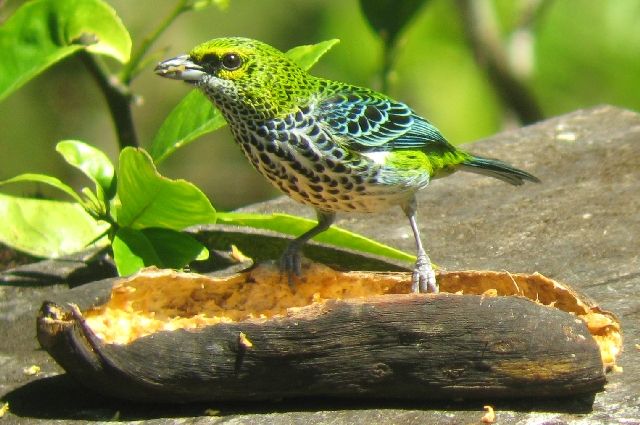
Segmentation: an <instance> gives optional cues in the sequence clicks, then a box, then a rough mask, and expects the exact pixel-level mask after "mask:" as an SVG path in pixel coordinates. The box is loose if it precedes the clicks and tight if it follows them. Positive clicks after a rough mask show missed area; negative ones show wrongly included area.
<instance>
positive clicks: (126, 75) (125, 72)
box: [120, 0, 189, 85]
mask: <svg viewBox="0 0 640 425" xmlns="http://www.w3.org/2000/svg"><path fill="white" fill-rule="evenodd" d="M185 4H186V0H182V1H180V2H178V4H177V5H176V7H175V8H174V9H173V10H172V11H171V12H169V14H168V15H167V16H166V17H165V18H164V19H163V20H162V22H160V25H158V27H157V28H156V29H155V30H154V31H153V32H152V33H151V34H149V35H147V36H146V37H145V38H144V39H143V40H142V44H141V45H140V47H139V48H138V50H136V51H135V52H134V53H133V55H132V56H131V60H130V61H129V62H128V63H127V64H126V65H125V66H124V67H123V68H122V71H121V73H120V80H121V81H122V82H123V83H124V84H126V85H129V83H130V82H131V80H132V79H133V78H135V76H136V73H137V72H138V69H139V67H140V63H141V62H142V59H143V58H144V57H145V55H146V54H147V52H148V51H149V49H150V48H151V46H152V45H153V43H155V42H156V40H157V39H158V37H160V35H162V33H163V32H164V31H165V30H166V29H167V28H168V27H169V25H171V24H172V23H173V21H174V20H175V19H176V18H177V17H178V16H179V15H180V14H181V13H183V12H185V11H187V10H189V9H188V8H186V7H185Z"/></svg>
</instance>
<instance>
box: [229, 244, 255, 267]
mask: <svg viewBox="0 0 640 425" xmlns="http://www.w3.org/2000/svg"><path fill="white" fill-rule="evenodd" d="M231 259H232V260H233V261H235V262H236V263H244V262H245V261H251V257H247V256H246V255H244V253H243V252H242V251H240V249H239V248H238V247H237V246H235V245H231Z"/></svg>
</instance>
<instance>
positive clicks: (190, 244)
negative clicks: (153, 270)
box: [142, 227, 209, 269]
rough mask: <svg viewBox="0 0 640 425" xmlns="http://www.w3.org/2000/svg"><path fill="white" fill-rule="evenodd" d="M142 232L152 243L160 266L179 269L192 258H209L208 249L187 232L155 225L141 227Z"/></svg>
mask: <svg viewBox="0 0 640 425" xmlns="http://www.w3.org/2000/svg"><path fill="white" fill-rule="evenodd" d="M142 233H144V235H145V236H146V237H147V239H148V240H149V241H150V242H151V244H152V245H153V247H154V249H155V251H156V254H157V255H158V258H160V261H161V263H160V264H161V266H162V267H168V268H172V269H181V268H183V267H184V266H186V265H187V264H189V263H190V262H192V261H193V260H206V259H207V258H209V250H208V249H207V248H206V247H205V246H204V245H202V244H201V243H200V242H198V241H197V240H195V239H194V238H193V236H191V235H189V234H187V233H184V232H178V231H175V230H170V229H160V228H157V227H154V228H150V229H143V230H142Z"/></svg>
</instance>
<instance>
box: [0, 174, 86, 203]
mask: <svg viewBox="0 0 640 425" xmlns="http://www.w3.org/2000/svg"><path fill="white" fill-rule="evenodd" d="M20 182H31V183H44V184H46V185H49V186H51V187H55V188H56V189H59V190H61V191H63V192H64V193H66V194H67V195H69V196H70V197H72V198H73V199H74V200H75V201H76V202H78V203H79V204H83V200H82V198H80V195H78V194H77V193H76V192H75V191H74V190H73V189H72V188H71V186H69V185H67V184H65V183H63V182H62V181H60V179H57V178H55V177H52V176H47V175H46V174H36V173H25V174H20V175H19V176H15V177H12V178H10V179H7V180H4V181H0V186H1V185H4V184H7V183H20Z"/></svg>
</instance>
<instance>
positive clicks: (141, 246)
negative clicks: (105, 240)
mask: <svg viewBox="0 0 640 425" xmlns="http://www.w3.org/2000/svg"><path fill="white" fill-rule="evenodd" d="M111 247H112V249H113V260H114V262H115V263H116V269H118V274H119V275H120V276H126V275H130V274H133V273H135V272H137V271H138V270H140V269H141V268H143V267H146V266H152V265H156V266H158V265H160V257H158V254H157V253H156V251H155V249H154V248H153V245H152V244H151V242H150V241H149V239H148V238H147V237H146V236H145V235H144V233H142V231H140V230H135V229H131V228H129V227H121V228H120V229H118V231H117V232H116V234H115V236H114V238H113V241H112V242H111Z"/></svg>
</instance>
